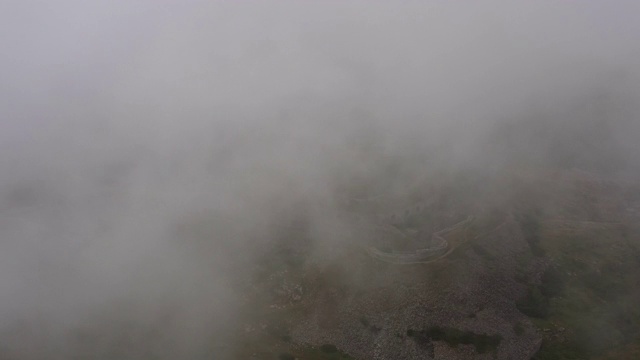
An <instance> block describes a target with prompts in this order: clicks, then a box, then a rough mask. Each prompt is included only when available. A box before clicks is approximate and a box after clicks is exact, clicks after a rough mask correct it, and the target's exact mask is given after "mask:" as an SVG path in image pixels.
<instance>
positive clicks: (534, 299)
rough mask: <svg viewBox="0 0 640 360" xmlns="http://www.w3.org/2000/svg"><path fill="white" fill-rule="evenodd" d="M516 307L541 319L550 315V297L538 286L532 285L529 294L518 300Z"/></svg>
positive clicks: (528, 314)
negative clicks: (543, 293)
mask: <svg viewBox="0 0 640 360" xmlns="http://www.w3.org/2000/svg"><path fill="white" fill-rule="evenodd" d="M516 307H517V308H518V310H520V312H522V313H523V314H525V315H527V316H531V317H535V318H540V319H544V318H546V317H548V316H549V299H548V298H547V297H546V296H544V295H542V293H541V292H540V289H538V288H537V287H530V288H529V290H528V291H527V295H525V297H523V298H522V299H520V300H518V301H517V302H516Z"/></svg>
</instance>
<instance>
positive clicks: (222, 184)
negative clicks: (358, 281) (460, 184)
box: [0, 0, 640, 359]
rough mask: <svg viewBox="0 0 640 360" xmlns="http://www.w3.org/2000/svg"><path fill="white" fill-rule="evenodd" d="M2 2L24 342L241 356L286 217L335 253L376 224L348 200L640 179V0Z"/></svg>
mask: <svg viewBox="0 0 640 360" xmlns="http://www.w3.org/2000/svg"><path fill="white" fill-rule="evenodd" d="M0 14H2V15H0V19H1V21H0V24H1V25H0V29H1V31H0V42H1V43H2V44H3V46H2V48H3V50H2V57H1V58H0V59H1V60H0V65H1V67H0V78H1V79H2V83H3V86H2V88H0V95H1V96H0V99H1V100H0V109H1V110H0V115H1V117H0V118H1V120H0V149H1V152H2V156H1V157H0V239H1V240H0V357H2V358H6V359H45V358H46V359H69V358H79V357H83V356H85V357H87V358H93V359H108V358H120V359H124V358H131V359H145V358H156V359H165V358H166V359H171V358H184V359H191V358H194V359H195V358H205V357H207V358H223V359H224V358H232V356H233V355H232V353H231V352H230V350H229V349H230V348H232V347H233V344H234V342H235V341H237V339H235V337H234V332H232V331H229V328H230V327H232V326H235V325H230V324H235V323H239V322H241V319H244V318H245V317H246V316H247V315H246V314H244V313H243V311H242V310H241V309H240V305H239V304H241V303H242V301H244V300H243V299H245V297H246V296H247V295H246V294H245V293H244V292H243V289H244V288H243V287H242V286H240V285H238V284H244V283H246V282H247V281H249V280H247V279H250V277H251V272H252V267H253V265H254V262H256V261H258V259H260V258H261V257H262V256H264V254H266V253H268V252H269V251H270V249H272V248H273V247H274V246H276V244H277V243H278V235H277V233H278V231H277V229H279V228H280V227H281V226H283V224H290V223H292V222H296V221H299V220H300V219H301V218H303V219H304V221H305V222H306V223H307V224H308V227H309V229H310V230H309V235H308V236H309V238H310V239H311V240H310V242H309V244H308V246H309V249H308V251H309V253H310V254H311V255H310V256H311V259H312V261H313V262H314V263H317V264H320V266H322V264H325V263H326V264H329V263H332V262H333V261H335V258H336V257H339V256H340V252H341V251H342V250H341V249H344V248H345V247H348V246H350V245H351V244H353V243H357V242H358V235H357V230H356V228H355V227H354V226H353V224H352V219H350V218H349V217H345V216H343V215H341V214H343V213H344V202H345V199H349V198H353V197H367V196H377V195H380V194H402V193H403V192H406V191H407V189H409V190H414V189H415V188H412V187H415V186H421V184H424V182H425V181H427V182H429V181H435V180H433V179H436V178H438V177H441V178H442V179H445V180H441V181H445V182H446V181H447V180H446V179H448V177H447V176H450V175H451V174H457V173H468V172H478V173H482V174H483V176H484V178H486V179H488V180H486V181H490V179H492V178H494V177H496V176H497V175H496V174H501V173H503V172H504V171H507V170H506V169H511V168H513V167H530V168H537V167H567V168H576V169H581V170H584V171H589V172H593V173H606V174H608V175H611V176H615V177H619V178H625V179H627V178H633V179H637V177H638V175H640V162H639V160H638V159H640V145H639V144H640V143H639V142H638V141H637V139H639V138H640V121H639V120H638V116H639V115H640V101H639V100H640V98H639V97H640V81H639V80H640V42H638V41H637V40H638V38H639V36H640V25H639V24H640V22H639V21H637V20H638V14H640V5H639V4H637V3H636V2H633V1H608V2H606V3H605V2H600V1H581V2H555V1H536V2H507V1H482V2H470V1H468V2H456V3H453V2H444V1H435V2H428V3H422V2H398V3H390V2H384V3H383V2H360V1H355V2H322V3H320V2H317V3H297V2H276V3H258V2H243V3H232V2H215V3H206V2H199V1H183V2H180V3H177V2H170V1H139V2H135V3H132V2H125V1H115V2H81V1H70V0H64V1H58V2H55V3H53V2H37V1H34V2H23V1H20V2H18V1H8V2H4V3H3V4H2V5H0ZM425 179H427V180H425ZM416 184H419V185H416ZM486 191H489V190H486ZM479 196H482V195H479ZM354 234H355V235H354ZM123 329H125V330H123ZM123 332H124V333H126V336H123V335H122V334H123ZM83 344H84V345H83ZM87 344H88V345H87ZM121 349H127V350H121ZM212 349H213V350H212ZM212 351H214V352H215V354H216V355H215V356H214V355H211V353H212ZM211 356H213V357H211Z"/></svg>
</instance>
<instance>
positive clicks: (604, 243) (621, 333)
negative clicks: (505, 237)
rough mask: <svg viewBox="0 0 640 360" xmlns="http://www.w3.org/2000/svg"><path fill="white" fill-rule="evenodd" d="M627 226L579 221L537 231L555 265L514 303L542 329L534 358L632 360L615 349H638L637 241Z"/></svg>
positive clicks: (639, 313)
mask: <svg viewBox="0 0 640 360" xmlns="http://www.w3.org/2000/svg"><path fill="white" fill-rule="evenodd" d="M627 226H628V225H623V226H621V225H617V224H604V223H585V222H580V223H576V224H575V225H574V224H572V223H567V224H563V227H562V228H561V229H558V228H556V227H546V228H541V232H540V234H541V237H540V239H541V241H540V245H541V246H543V247H544V248H545V250H546V252H547V254H548V255H549V257H551V258H553V259H554V263H556V264H557V266H555V267H552V268H550V269H549V270H547V272H545V274H543V276H542V278H541V280H542V282H541V284H539V285H533V284H529V286H530V288H529V291H528V293H527V295H526V296H525V297H524V298H523V299H521V300H520V301H519V302H518V308H519V309H520V310H521V311H522V312H523V313H525V314H527V315H529V316H532V317H534V319H533V320H534V323H535V324H536V325H537V326H538V327H539V328H540V329H541V330H543V335H544V338H543V343H542V346H541V348H540V350H539V352H538V353H537V354H536V355H535V357H534V359H537V360H555V359H563V360H565V359H566V360H569V359H590V358H597V359H598V358H599V359H613V358H616V359H617V358H621V359H624V358H635V357H628V356H627V355H626V353H625V351H622V350H620V349H629V350H628V352H631V353H633V352H634V351H636V350H637V349H638V348H640V346H639V345H640V309H639V308H638V307H637V302H638V295H640V293H639V292H638V290H636V288H635V286H634V284H637V281H638V273H640V272H639V271H640V261H638V259H637V254H638V251H637V250H638V249H637V247H638V245H637V240H638V238H637V235H634V232H633V231H628V229H627ZM635 234H637V233H635ZM633 236H635V238H632V237H633ZM606 354H609V355H606Z"/></svg>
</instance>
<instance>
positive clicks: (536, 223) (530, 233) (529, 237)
mask: <svg viewBox="0 0 640 360" xmlns="http://www.w3.org/2000/svg"><path fill="white" fill-rule="evenodd" d="M520 229H521V230H522V235H523V236H524V239H525V240H526V241H527V243H528V244H529V247H530V248H531V252H532V253H533V255H535V256H544V255H545V250H544V249H543V248H542V247H541V246H540V220H539V219H538V217H537V216H536V215H535V214H534V213H532V212H529V213H526V214H524V215H521V216H520Z"/></svg>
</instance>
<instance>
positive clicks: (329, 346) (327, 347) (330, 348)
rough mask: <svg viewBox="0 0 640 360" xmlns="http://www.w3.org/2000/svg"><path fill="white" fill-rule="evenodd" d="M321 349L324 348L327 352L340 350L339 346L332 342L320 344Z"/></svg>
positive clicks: (323, 350)
mask: <svg viewBox="0 0 640 360" xmlns="http://www.w3.org/2000/svg"><path fill="white" fill-rule="evenodd" d="M320 350H322V352H326V353H335V352H338V348H337V347H336V346H335V345H332V344H324V345H322V346H320Z"/></svg>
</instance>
